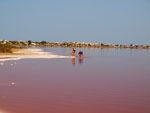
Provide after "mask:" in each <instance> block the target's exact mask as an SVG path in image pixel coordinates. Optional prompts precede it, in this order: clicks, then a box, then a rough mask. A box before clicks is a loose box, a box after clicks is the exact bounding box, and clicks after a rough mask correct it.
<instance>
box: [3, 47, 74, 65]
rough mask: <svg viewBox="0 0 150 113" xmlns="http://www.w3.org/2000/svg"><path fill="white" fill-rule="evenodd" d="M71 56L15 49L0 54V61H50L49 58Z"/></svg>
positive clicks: (29, 49)
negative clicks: (11, 51)
mask: <svg viewBox="0 0 150 113" xmlns="http://www.w3.org/2000/svg"><path fill="white" fill-rule="evenodd" d="M72 57H73V56H62V55H55V54H52V53H50V52H44V51H43V50H42V49H31V48H28V49H17V50H15V51H13V53H0V61H1V62H3V61H8V60H20V59H50V58H72Z"/></svg>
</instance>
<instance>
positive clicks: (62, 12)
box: [0, 0, 150, 45]
mask: <svg viewBox="0 0 150 113" xmlns="http://www.w3.org/2000/svg"><path fill="white" fill-rule="evenodd" d="M3 39H6V40H24V41H27V40H33V41H42V40H45V41H49V42H65V41H80V42H98V43H114V44H149V45H150V0H0V40H3Z"/></svg>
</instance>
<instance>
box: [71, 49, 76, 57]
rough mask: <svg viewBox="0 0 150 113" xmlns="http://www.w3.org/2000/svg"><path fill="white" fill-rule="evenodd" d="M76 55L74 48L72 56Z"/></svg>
mask: <svg viewBox="0 0 150 113" xmlns="http://www.w3.org/2000/svg"><path fill="white" fill-rule="evenodd" d="M75 54H76V50H75V49H74V48H73V49H72V56H75Z"/></svg>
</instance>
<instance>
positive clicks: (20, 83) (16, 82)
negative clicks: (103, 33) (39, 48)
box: [0, 48, 150, 113]
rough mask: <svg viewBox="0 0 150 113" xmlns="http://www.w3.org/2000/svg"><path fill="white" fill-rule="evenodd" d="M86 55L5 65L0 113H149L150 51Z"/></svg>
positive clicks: (91, 51)
mask: <svg viewBox="0 0 150 113" xmlns="http://www.w3.org/2000/svg"><path fill="white" fill-rule="evenodd" d="M44 50H45V51H51V52H53V53H56V54H60V55H68V54H70V51H71V49H67V48H44ZM78 50H79V49H77V51H78ZM82 50H83V51H84V54H85V55H84V59H78V58H76V59H24V60H19V61H8V62H4V65H1V66H0V113H150V51H149V50H128V49H127V50H124V49H121V50H120V49H82ZM15 62H16V63H15ZM11 64H14V65H13V66H11Z"/></svg>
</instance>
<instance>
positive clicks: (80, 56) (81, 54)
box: [78, 51, 83, 64]
mask: <svg viewBox="0 0 150 113" xmlns="http://www.w3.org/2000/svg"><path fill="white" fill-rule="evenodd" d="M78 55H79V63H80V64H82V63H83V51H79V53H78Z"/></svg>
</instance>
